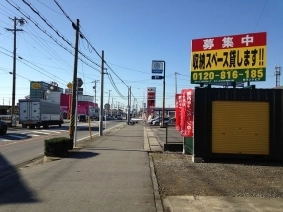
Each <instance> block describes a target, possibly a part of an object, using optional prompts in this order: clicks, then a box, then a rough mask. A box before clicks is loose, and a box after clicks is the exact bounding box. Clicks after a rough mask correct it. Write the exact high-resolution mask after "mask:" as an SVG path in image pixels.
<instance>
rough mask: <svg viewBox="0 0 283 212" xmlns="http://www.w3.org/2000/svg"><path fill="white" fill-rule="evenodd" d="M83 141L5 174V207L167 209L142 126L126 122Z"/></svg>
mask: <svg viewBox="0 0 283 212" xmlns="http://www.w3.org/2000/svg"><path fill="white" fill-rule="evenodd" d="M78 146H84V148H82V149H79V148H78V149H75V150H73V151H72V152H71V153H70V155H69V156H68V157H67V158H63V159H59V158H57V160H55V161H52V162H47V163H41V164H37V165H35V166H34V165H31V166H30V167H25V168H22V169H20V170H18V171H17V172H14V174H11V175H8V176H6V177H4V178H1V179H0V211H1V212H3V211H41V212H43V211H55V212H56V211H60V212H62V211H99V212H100V211H105V212H106V211H107V212H109V211H115V212H116V211H142V212H151V211H162V205H161V201H160V199H159V200H158V196H157V197H156V196H155V195H157V194H156V193H155V191H154V189H153V188H154V187H155V188H156V187H157V184H155V186H154V185H153V182H152V173H151V167H152V164H150V161H149V158H148V152H147V151H144V128H143V126H142V125H139V124H136V125H124V127H123V128H121V129H113V130H111V131H108V132H107V133H105V135H104V136H102V137H94V138H93V139H92V140H91V141H84V142H82V143H78ZM156 189H157V188H156ZM157 191H158V190H157Z"/></svg>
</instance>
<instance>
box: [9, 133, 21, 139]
mask: <svg viewBox="0 0 283 212" xmlns="http://www.w3.org/2000/svg"><path fill="white" fill-rule="evenodd" d="M7 136H10V137H14V138H20V139H22V138H26V136H24V137H23V136H18V135H11V134H9V135H7Z"/></svg>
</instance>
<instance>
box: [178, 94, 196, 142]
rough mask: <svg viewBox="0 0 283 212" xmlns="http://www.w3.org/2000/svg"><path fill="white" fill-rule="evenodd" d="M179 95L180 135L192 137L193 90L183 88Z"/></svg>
mask: <svg viewBox="0 0 283 212" xmlns="http://www.w3.org/2000/svg"><path fill="white" fill-rule="evenodd" d="M181 96H182V98H181V135H182V136H185V137H192V136H193V132H194V130H193V125H194V108H193V106H194V90H193V89H183V90H182V92H181Z"/></svg>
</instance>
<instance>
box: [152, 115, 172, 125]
mask: <svg viewBox="0 0 283 212" xmlns="http://www.w3.org/2000/svg"><path fill="white" fill-rule="evenodd" d="M168 120H169V118H168V117H164V123H165V122H166V121H168ZM161 122H162V117H159V118H157V119H155V120H154V121H153V122H152V125H155V126H158V125H159V124H160V123H161Z"/></svg>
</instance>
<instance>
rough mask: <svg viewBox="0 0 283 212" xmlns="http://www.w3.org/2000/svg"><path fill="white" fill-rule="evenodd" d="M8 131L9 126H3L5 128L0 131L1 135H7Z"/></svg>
mask: <svg viewBox="0 0 283 212" xmlns="http://www.w3.org/2000/svg"><path fill="white" fill-rule="evenodd" d="M6 133H7V127H3V129H2V130H1V131H0V135H6Z"/></svg>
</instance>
